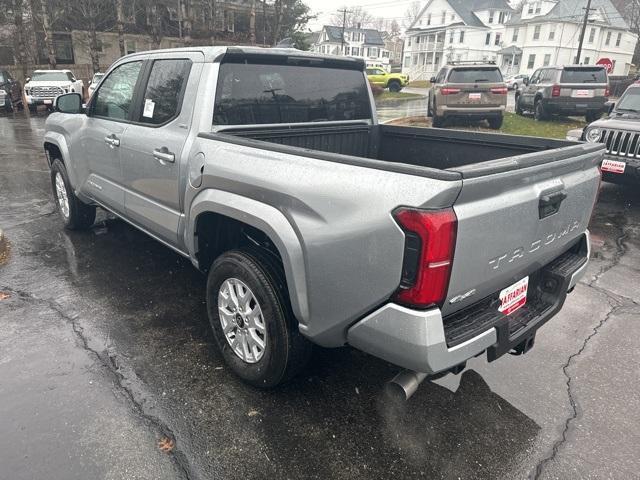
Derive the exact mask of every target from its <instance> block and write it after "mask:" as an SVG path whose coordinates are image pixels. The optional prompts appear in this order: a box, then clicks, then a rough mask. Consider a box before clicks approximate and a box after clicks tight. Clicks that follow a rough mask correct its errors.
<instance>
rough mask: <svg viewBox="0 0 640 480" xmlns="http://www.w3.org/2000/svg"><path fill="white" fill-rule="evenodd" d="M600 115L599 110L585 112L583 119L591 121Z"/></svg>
mask: <svg viewBox="0 0 640 480" xmlns="http://www.w3.org/2000/svg"><path fill="white" fill-rule="evenodd" d="M601 116H602V114H601V113H600V112H587V114H586V115H585V119H586V120H587V123H591V122H595V121H596V120H598V119H599V118H600V117H601Z"/></svg>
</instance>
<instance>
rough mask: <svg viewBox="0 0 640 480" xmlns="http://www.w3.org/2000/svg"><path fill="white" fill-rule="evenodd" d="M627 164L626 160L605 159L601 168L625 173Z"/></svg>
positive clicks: (605, 170)
mask: <svg viewBox="0 0 640 480" xmlns="http://www.w3.org/2000/svg"><path fill="white" fill-rule="evenodd" d="M626 166H627V164H626V163H625V162H618V161H616V160H603V161H602V165H601V166H600V170H602V171H603V172H609V173H624V169H625V167H626Z"/></svg>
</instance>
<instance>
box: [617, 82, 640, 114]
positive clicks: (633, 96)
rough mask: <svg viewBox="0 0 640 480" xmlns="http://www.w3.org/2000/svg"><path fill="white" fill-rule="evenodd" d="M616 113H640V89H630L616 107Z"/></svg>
mask: <svg viewBox="0 0 640 480" xmlns="http://www.w3.org/2000/svg"><path fill="white" fill-rule="evenodd" d="M615 109H616V111H630V112H640V88H638V87H634V88H629V89H627V91H626V92H625V93H624V95H622V98H621V99H620V100H619V101H618V104H617V105H616V108H615Z"/></svg>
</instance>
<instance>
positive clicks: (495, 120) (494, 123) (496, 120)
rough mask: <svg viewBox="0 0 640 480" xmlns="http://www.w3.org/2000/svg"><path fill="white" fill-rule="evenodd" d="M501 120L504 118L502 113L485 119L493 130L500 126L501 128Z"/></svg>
mask: <svg viewBox="0 0 640 480" xmlns="http://www.w3.org/2000/svg"><path fill="white" fill-rule="evenodd" d="M503 120H504V118H503V116H502V115H500V116H499V117H491V118H489V119H487V121H488V122H489V127H491V128H493V129H494V130H499V129H500V128H502V122H503Z"/></svg>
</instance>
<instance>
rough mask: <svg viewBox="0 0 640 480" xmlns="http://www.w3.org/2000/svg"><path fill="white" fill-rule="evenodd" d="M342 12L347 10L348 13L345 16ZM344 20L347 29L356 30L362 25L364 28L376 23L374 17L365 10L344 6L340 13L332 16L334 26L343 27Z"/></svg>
mask: <svg viewBox="0 0 640 480" xmlns="http://www.w3.org/2000/svg"><path fill="white" fill-rule="evenodd" d="M342 10H346V11H347V13H346V15H344V14H343V13H342ZM343 19H344V26H345V28H354V27H357V26H358V25H360V26H361V27H362V28H367V27H371V26H372V25H373V23H374V18H373V15H371V14H370V13H369V12H367V11H366V10H365V9H364V8H362V7H360V6H358V7H348V6H344V7H342V9H340V11H338V12H335V13H334V14H333V15H331V23H332V25H337V26H340V27H341V26H342V21H343Z"/></svg>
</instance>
